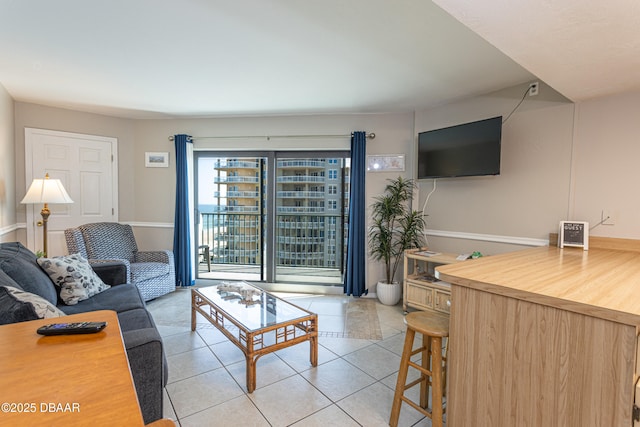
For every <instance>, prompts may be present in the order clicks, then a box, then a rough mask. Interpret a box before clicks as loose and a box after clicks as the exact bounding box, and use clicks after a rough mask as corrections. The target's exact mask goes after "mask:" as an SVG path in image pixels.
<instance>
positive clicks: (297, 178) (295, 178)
mask: <svg viewBox="0 0 640 427" xmlns="http://www.w3.org/2000/svg"><path fill="white" fill-rule="evenodd" d="M325 181H326V178H325V177H324V176H314V175H287V176H279V177H277V178H276V182H278V183H280V184H283V183H287V182H325Z"/></svg>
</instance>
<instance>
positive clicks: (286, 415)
mask: <svg viewBox="0 0 640 427" xmlns="http://www.w3.org/2000/svg"><path fill="white" fill-rule="evenodd" d="M249 398H250V399H251V400H252V401H253V402H254V403H255V405H256V406H257V407H258V409H259V410H260V412H261V413H262V414H263V415H264V416H265V417H266V418H267V421H269V423H270V424H271V425H272V426H274V427H279V426H288V425H291V424H292V423H294V422H296V421H298V420H301V419H303V418H305V417H307V416H309V415H311V414H313V413H315V412H317V411H319V410H320V409H323V408H326V407H327V406H329V405H330V404H331V401H329V399H327V398H326V397H325V396H324V395H323V394H322V393H320V392H319V391H318V390H317V389H316V388H314V387H313V386H312V385H311V384H309V383H308V382H307V381H306V380H305V379H304V378H302V377H301V376H299V375H294V376H292V377H289V378H286V379H284V380H282V381H279V382H277V383H275V384H271V385H269V386H267V387H264V388H261V389H258V390H256V391H254V392H253V393H251V394H250V395H249Z"/></svg>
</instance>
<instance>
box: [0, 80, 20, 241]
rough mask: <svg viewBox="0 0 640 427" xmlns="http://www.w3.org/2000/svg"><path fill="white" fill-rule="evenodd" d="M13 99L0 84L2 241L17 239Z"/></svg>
mask: <svg viewBox="0 0 640 427" xmlns="http://www.w3.org/2000/svg"><path fill="white" fill-rule="evenodd" d="M14 133H15V132H14V112H13V99H12V98H11V96H9V94H8V93H7V91H6V90H5V88H4V86H2V85H1V84H0V242H4V241H14V240H16V232H15V227H16V194H15V176H16V170H15V161H14V153H15V144H14Z"/></svg>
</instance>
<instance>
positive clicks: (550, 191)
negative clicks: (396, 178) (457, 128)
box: [416, 85, 574, 254]
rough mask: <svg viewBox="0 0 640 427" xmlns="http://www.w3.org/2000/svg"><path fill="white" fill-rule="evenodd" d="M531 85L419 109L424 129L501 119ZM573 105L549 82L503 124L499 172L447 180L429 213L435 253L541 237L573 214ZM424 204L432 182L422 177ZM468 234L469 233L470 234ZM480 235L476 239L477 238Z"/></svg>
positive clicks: (506, 246) (504, 247)
mask: <svg viewBox="0 0 640 427" xmlns="http://www.w3.org/2000/svg"><path fill="white" fill-rule="evenodd" d="M526 89H527V85H522V86H518V87H514V88H510V89H507V90H503V91H500V92H496V93H493V94H490V95H487V96H481V97H476V98H473V99H470V100H465V101H461V102H456V103H452V104H449V105H446V106H442V107H438V108H434V109H430V110H425V111H419V112H417V113H416V135H417V134H418V133H419V132H423V131H427V130H432V129H437V128H441V127H446V126H451V125H455V124H460V123H465V122H470V121H474V120H480V119H485V118H489V117H495V116H500V115H501V116H503V120H504V119H506V117H507V116H508V115H509V113H510V112H511V111H513V109H514V108H515V106H516V105H517V104H518V102H519V101H520V100H521V99H522V95H523V93H524V91H525V90H526ZM573 113H574V106H573V104H572V103H570V102H568V101H567V100H566V99H565V98H563V97H562V96H560V95H559V94H557V93H556V92H555V91H553V90H552V89H551V88H549V87H548V86H546V85H542V86H541V87H540V95H538V96H537V97H527V98H525V101H524V102H523V104H522V105H521V106H520V108H519V109H518V110H517V111H516V112H515V113H514V114H513V115H512V116H511V117H510V118H509V119H508V121H507V122H506V123H504V125H503V129H502V159H501V173H500V175H499V176H488V177H465V178H442V179H438V180H437V188H436V191H435V192H434V193H433V194H432V196H431V197H430V198H429V202H428V205H427V207H426V210H425V212H426V213H427V214H428V217H427V223H428V228H429V229H430V230H433V231H434V232H433V233H434V234H437V236H434V237H430V238H429V244H430V246H431V247H432V248H433V249H434V250H437V251H447V252H449V251H450V252H456V253H471V252H473V251H476V250H478V251H481V252H483V253H485V254H492V253H498V252H504V251H510V250H514V249H521V248H522V246H521V245H520V244H519V243H518V242H521V241H524V242H525V244H529V242H531V241H533V242H536V241H542V240H544V239H546V238H547V236H548V233H549V232H553V231H556V229H557V226H558V222H559V221H560V220H562V219H565V218H566V217H567V215H568V200H569V186H570V171H571V147H572V132H573V124H572V123H573ZM419 185H420V198H419V201H420V202H419V204H418V206H417V207H418V208H419V209H422V208H423V206H424V202H425V200H426V197H427V194H428V193H429V192H430V191H432V189H433V180H422V181H420V184H419ZM461 233H462V234H461ZM466 236H469V237H470V238H466ZM476 239H479V240H476Z"/></svg>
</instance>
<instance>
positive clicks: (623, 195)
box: [571, 92, 640, 239]
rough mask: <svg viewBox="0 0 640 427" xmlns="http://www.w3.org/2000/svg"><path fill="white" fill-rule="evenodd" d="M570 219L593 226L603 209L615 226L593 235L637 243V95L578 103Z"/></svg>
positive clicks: (639, 112) (639, 105) (639, 153)
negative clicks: (619, 238)
mask: <svg viewBox="0 0 640 427" xmlns="http://www.w3.org/2000/svg"><path fill="white" fill-rule="evenodd" d="M574 153H575V154H574V164H575V167H574V176H575V178H574V180H575V182H574V186H573V188H574V191H573V194H572V199H571V217H572V219H575V220H583V221H589V222H590V224H593V225H595V224H596V223H598V222H599V221H600V220H601V215H602V211H603V210H607V211H609V212H610V213H611V217H612V220H613V223H614V225H600V226H598V227H596V228H594V229H593V230H592V231H591V233H592V235H595V236H606V237H621V238H628V239H640V221H639V219H640V197H638V194H640V192H639V191H638V184H639V183H640V167H639V159H640V92H635V93H626V94H622V95H616V96H610V97H606V98H600V99H596V100H592V101H587V102H583V103H580V104H578V105H577V110H576V143H575V150H574Z"/></svg>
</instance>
